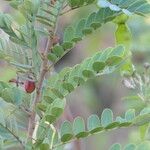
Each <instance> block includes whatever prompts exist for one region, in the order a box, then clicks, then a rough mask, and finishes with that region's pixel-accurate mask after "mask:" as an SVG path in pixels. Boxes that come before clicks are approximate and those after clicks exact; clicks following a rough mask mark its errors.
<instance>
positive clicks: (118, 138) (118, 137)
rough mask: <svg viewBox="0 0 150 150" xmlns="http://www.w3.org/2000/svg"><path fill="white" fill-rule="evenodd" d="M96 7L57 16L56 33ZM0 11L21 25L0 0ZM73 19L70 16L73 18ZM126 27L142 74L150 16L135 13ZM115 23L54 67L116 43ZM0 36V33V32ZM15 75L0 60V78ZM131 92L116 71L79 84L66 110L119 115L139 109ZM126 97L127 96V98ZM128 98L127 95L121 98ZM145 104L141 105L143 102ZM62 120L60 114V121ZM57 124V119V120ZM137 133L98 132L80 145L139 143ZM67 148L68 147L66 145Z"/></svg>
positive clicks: (85, 149) (149, 49) (149, 54)
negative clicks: (110, 112)
mask: <svg viewBox="0 0 150 150" xmlns="http://www.w3.org/2000/svg"><path fill="white" fill-rule="evenodd" d="M96 9H97V8H96V7H95V6H87V7H84V8H81V9H77V10H74V11H72V12H71V13H69V14H65V15H63V16H62V17H61V18H60V21H59V24H58V31H57V34H58V35H59V36H60V39H62V36H63V35H62V33H63V32H62V31H63V30H64V28H65V27H66V26H67V25H68V24H74V23H76V21H77V20H79V19H80V18H84V17H85V16H88V14H89V13H90V12H92V11H93V10H96ZM0 11H2V12H11V14H13V17H14V18H15V19H17V20H18V21H19V23H20V24H22V23H23V22H24V18H23V16H22V15H21V14H19V13H17V12H16V11H15V10H12V9H11V8H10V7H9V6H8V5H7V4H6V3H4V1H2V0H0ZM72 18H73V19H72ZM128 25H129V28H130V30H131V32H132V40H133V42H132V48H131V50H132V54H133V56H132V60H133V63H134V65H135V66H136V70H138V72H140V73H143V64H144V63H145V62H150V61H149V60H150V17H148V18H144V17H139V16H136V15H134V17H131V18H130V19H129V20H128ZM115 30H116V26H115V24H113V23H108V24H106V25H105V26H103V27H102V28H100V29H98V30H96V31H95V32H94V33H93V34H92V35H89V36H88V37H87V38H85V39H84V40H83V41H82V42H79V43H78V44H77V46H76V47H75V48H74V49H73V50H72V51H70V52H69V53H68V54H67V55H66V56H65V57H63V59H61V60H60V61H59V63H57V65H56V66H55V68H54V70H55V71H56V72H59V71H60V70H61V69H62V68H64V67H66V66H73V65H75V64H77V63H80V62H81V61H82V60H83V59H84V58H86V57H87V56H91V55H92V54H93V53H94V52H96V51H98V50H102V49H104V48H107V47H110V46H114V45H115V36H114V33H115ZM0 38H2V34H0ZM14 76H16V74H15V70H14V69H12V68H10V67H9V66H7V64H6V63H4V62H2V61H0V81H8V80H9V79H11V78H13V77H14ZM130 95H135V91H134V90H129V89H127V88H126V87H124V85H123V84H122V79H121V77H120V76H119V74H118V73H117V72H116V73H113V74H110V75H105V76H101V77H100V78H97V79H94V80H91V81H89V82H88V83H86V84H85V85H84V86H82V87H79V88H78V89H77V90H76V91H75V92H73V93H72V94H71V95H69V96H68V97H67V99H68V101H67V103H68V105H67V107H68V108H67V109H66V112H64V113H67V111H70V112H71V117H72V118H75V117H76V116H78V115H80V116H82V117H83V118H85V119H86V118H87V117H88V116H89V115H90V114H92V113H96V114H98V115H100V114H101V112H102V110H103V109H104V108H111V109H112V110H113V112H114V114H115V115H116V116H117V115H118V114H122V113H123V112H124V111H125V110H126V109H127V108H136V109H139V110H140V108H141V107H142V105H141V101H139V100H138V99H137V98H136V97H131V98H129V96H130ZM127 96H128V97H127ZM123 97H127V98H123ZM143 105H144V104H143ZM62 121H63V117H62V118H61V119H60V122H62ZM58 126H59V122H58ZM138 134H139V133H138V132H136V131H134V129H132V132H130V129H119V130H114V131H111V132H108V133H104V134H103V133H100V134H97V135H95V136H92V137H89V138H86V139H82V140H81V141H80V147H81V149H82V150H91V149H94V150H99V149H101V150H106V149H108V147H110V145H112V144H113V143H116V142H118V143H121V144H123V145H124V144H126V143H127V142H136V143H138V141H139V139H138V138H137V137H139V136H137V135H138ZM66 149H68V150H70V146H69V145H66Z"/></svg>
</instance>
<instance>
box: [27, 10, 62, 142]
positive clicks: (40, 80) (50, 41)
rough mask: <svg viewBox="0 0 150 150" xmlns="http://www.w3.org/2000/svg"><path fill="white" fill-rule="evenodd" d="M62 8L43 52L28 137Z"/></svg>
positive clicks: (30, 133) (31, 131) (29, 136)
mask: <svg viewBox="0 0 150 150" xmlns="http://www.w3.org/2000/svg"><path fill="white" fill-rule="evenodd" d="M60 10H61V8H60ZM60 10H59V12H58V14H57V16H56V21H55V24H54V26H53V28H52V30H50V31H49V32H50V33H51V36H49V38H48V40H47V44H46V49H45V51H44V54H43V59H42V65H41V68H40V74H39V78H38V83H37V86H36V95H35V98H34V101H33V104H32V106H31V115H30V116H29V123H28V139H32V135H33V132H34V129H35V122H36V120H35V119H36V112H35V106H36V104H37V103H39V102H40V101H41V97H42V88H43V82H44V79H45V76H46V74H47V73H48V72H49V69H48V68H49V60H48V57H47V56H48V52H49V50H50V49H51V48H52V46H53V37H54V36H55V34H56V29H57V20H58V17H59V15H60Z"/></svg>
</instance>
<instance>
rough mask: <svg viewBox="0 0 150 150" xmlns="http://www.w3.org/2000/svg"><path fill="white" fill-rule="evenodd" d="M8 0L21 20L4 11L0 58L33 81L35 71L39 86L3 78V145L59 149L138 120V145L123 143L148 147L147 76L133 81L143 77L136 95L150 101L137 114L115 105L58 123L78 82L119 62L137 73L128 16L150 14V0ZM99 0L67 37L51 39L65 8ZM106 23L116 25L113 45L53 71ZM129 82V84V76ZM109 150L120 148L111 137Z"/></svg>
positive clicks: (135, 148) (128, 149) (132, 148)
mask: <svg viewBox="0 0 150 150" xmlns="http://www.w3.org/2000/svg"><path fill="white" fill-rule="evenodd" d="M8 2H9V4H10V6H12V7H13V8H14V9H15V12H17V13H18V14H20V16H21V17H22V19H23V20H24V21H23V22H21V23H20V22H19V21H18V19H16V18H15V17H12V16H13V15H11V14H7V13H0V29H2V31H3V32H2V37H1V38H0V59H1V60H4V61H6V62H7V63H8V64H9V65H12V66H13V67H15V71H16V73H17V75H18V74H19V76H21V80H22V82H24V80H27V79H28V80H29V79H30V75H31V78H34V79H35V80H36V81H37V83H36V90H35V92H33V94H27V93H25V92H24V90H23V89H22V88H19V87H16V86H14V85H11V84H9V83H6V82H2V81H0V149H10V148H13V147H14V146H16V145H17V144H20V146H22V148H23V149H27V150H30V149H36V150H49V149H57V148H58V147H60V146H62V147H63V145H64V144H66V143H69V142H70V141H72V140H76V139H80V138H85V137H88V136H91V135H93V134H96V133H99V132H104V131H105V132H107V131H110V130H113V129H118V128H122V127H126V128H127V127H133V126H136V127H138V128H139V132H140V136H141V140H142V142H141V143H139V144H138V145H135V144H128V145H127V146H125V147H124V150H141V149H143V150H148V149H150V147H149V146H150V145H149V141H146V137H147V133H148V130H149V122H150V108H149V105H148V106H146V105H147V104H149V103H148V102H149V98H148V97H147V93H148V92H147V91H146V92H145V91H144V92H143V88H145V87H147V86H145V84H147V83H145V82H146V81H147V80H146V79H147V78H146V77H147V76H146V77H145V78H144V80H142V79H141V78H138V79H136V78H132V79H133V80H132V84H133V83H134V85H135V86H137V81H138V82H140V85H139V87H138V88H139V89H140V92H139V93H138V96H140V97H141V98H142V100H143V103H144V104H145V105H143V106H142V108H143V109H142V110H140V112H139V113H137V111H135V110H136V109H129V110H128V111H126V112H125V114H124V116H118V117H116V118H114V116H113V112H112V110H111V109H104V110H103V112H102V113H101V116H98V115H96V114H93V115H90V116H89V117H88V118H87V121H85V120H84V119H83V118H82V117H80V116H78V117H76V118H74V120H73V122H71V121H68V120H66V121H64V122H63V123H62V124H61V125H60V129H59V128H58V127H56V126H55V125H56V124H55V123H56V121H57V120H58V119H59V117H60V116H61V115H62V114H63V112H64V110H65V107H66V96H67V95H68V94H70V93H71V92H73V91H75V90H76V88H77V87H78V86H80V85H83V84H84V83H85V82H87V81H89V80H90V79H94V78H96V77H98V76H101V75H106V74H110V73H112V72H114V71H115V70H118V69H119V70H121V73H122V74H123V75H126V76H127V77H131V75H133V73H134V70H133V67H132V66H133V64H132V62H131V52H130V46H131V44H132V40H131V38H132V36H131V32H130V29H129V28H128V26H127V20H128V18H129V17H130V15H131V14H138V15H142V16H145V15H147V14H148V13H150V4H149V3H148V2H147V1H146V0H135V1H134V0H109V1H108V0H98V1H96V0H66V1H65V0H57V1H49V0H44V1H41V0H34V1H33V0H19V1H17V0H9V1H8ZM96 2H97V3H98V6H100V8H99V9H98V11H93V12H91V13H90V14H89V15H88V17H86V18H82V19H81V20H79V21H78V22H77V23H76V24H75V25H69V26H67V27H66V28H65V30H64V32H63V39H62V42H56V43H55V41H53V40H54V37H55V36H56V32H57V24H58V18H59V16H61V15H63V12H65V10H66V8H68V7H69V8H70V10H74V9H76V8H80V7H82V6H86V5H90V4H95V3H96ZM107 22H114V23H115V24H117V30H116V32H115V38H116V47H115V48H107V49H106V50H103V51H98V52H97V53H96V54H93V55H92V56H91V57H89V58H86V59H85V60H83V61H82V63H80V64H77V65H75V66H74V67H66V68H64V69H62V70H61V71H60V72H59V73H56V74H54V75H51V76H50V77H49V76H48V72H49V71H51V70H50V69H51V68H52V67H53V66H54V65H55V64H56V63H57V62H58V61H59V60H60V59H61V58H62V57H63V56H64V55H65V54H67V53H68V52H69V51H70V50H71V49H72V48H73V47H74V46H75V45H76V44H77V42H79V41H81V40H83V38H85V37H86V36H87V35H89V34H92V33H93V32H94V31H95V30H96V29H98V28H100V27H101V26H102V25H104V24H106V23H107ZM45 37H46V38H48V42H47V45H46V50H45V51H44V52H41V51H40V48H39V45H40V40H41V39H42V38H45ZM47 76H48V77H47ZM133 81H134V82H133ZM128 84H131V80H130V81H129V82H128ZM138 84H139V83H138ZM19 86H21V85H19ZM135 86H133V87H135ZM147 89H148V88H147ZM148 90H149V89H148ZM142 92H143V93H142ZM145 93H146V94H145ZM144 94H145V95H144ZM147 99H148V100H147ZM145 106H146V107H145ZM32 115H33V116H32ZM32 117H33V118H32ZM35 118H37V120H36V119H35ZM28 119H29V120H30V119H32V121H33V122H32V125H33V128H32V130H34V128H35V130H34V132H35V133H34V135H33V133H32V135H31V136H32V137H30V136H29V135H28V134H30V133H27V130H28V131H29V127H30V125H31V124H29V123H30V121H29V123H28ZM32 140H34V142H33V141H32ZM16 143H17V144H16ZM17 146H18V145H17ZM18 147H19V146H18ZM18 147H17V148H18ZM110 150H121V145H120V144H114V145H112V147H111V148H110Z"/></svg>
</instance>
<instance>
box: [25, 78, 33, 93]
mask: <svg viewBox="0 0 150 150" xmlns="http://www.w3.org/2000/svg"><path fill="white" fill-rule="evenodd" d="M24 87H25V91H26V92H27V93H32V92H33V91H34V90H35V82H34V81H29V80H26V81H25V83H24Z"/></svg>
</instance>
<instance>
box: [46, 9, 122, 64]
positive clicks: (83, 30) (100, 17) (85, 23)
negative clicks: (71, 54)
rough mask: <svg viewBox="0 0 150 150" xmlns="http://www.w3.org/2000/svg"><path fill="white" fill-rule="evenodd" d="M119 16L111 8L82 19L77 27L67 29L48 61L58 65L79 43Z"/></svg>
mask: <svg viewBox="0 0 150 150" xmlns="http://www.w3.org/2000/svg"><path fill="white" fill-rule="evenodd" d="M117 15H119V14H118V12H115V11H112V10H110V9H109V8H102V9H100V10H99V11H98V12H93V13H91V14H90V15H89V16H88V17H87V18H84V19H81V20H80V21H79V22H78V23H77V24H76V25H74V26H69V27H67V28H66V29H65V31H64V36H63V42H62V43H61V44H57V45H55V46H54V47H53V49H52V52H51V53H49V55H48V59H49V60H51V61H52V62H53V63H56V62H57V61H58V60H59V59H60V58H61V57H63V56H64V55H65V54H66V53H67V52H68V51H69V50H70V49H72V48H73V47H74V45H75V44H76V43H77V42H78V41H81V40H82V39H83V38H84V37H85V36H87V35H88V34H91V33H92V32H93V31H94V30H96V29H97V28H99V27H101V26H102V25H103V24H105V23H107V22H109V21H112V20H113V19H114V18H115V17H116V16H117Z"/></svg>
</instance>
